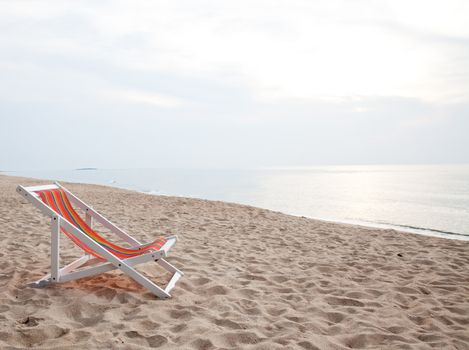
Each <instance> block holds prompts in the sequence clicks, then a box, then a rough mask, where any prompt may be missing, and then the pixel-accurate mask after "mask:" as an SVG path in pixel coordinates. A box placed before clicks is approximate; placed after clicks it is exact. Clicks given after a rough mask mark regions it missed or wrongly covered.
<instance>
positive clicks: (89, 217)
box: [16, 182, 184, 299]
mask: <svg viewBox="0 0 469 350" xmlns="http://www.w3.org/2000/svg"><path fill="white" fill-rule="evenodd" d="M58 188H61V189H62V190H64V191H65V192H66V194H67V196H68V198H69V200H70V202H71V203H72V204H74V205H75V206H77V207H78V208H81V209H83V210H84V211H85V221H86V223H87V224H88V225H89V226H90V227H91V225H92V221H93V219H95V220H96V221H97V222H99V223H100V224H102V225H103V226H104V227H106V228H108V229H109V230H110V231H111V232H113V233H114V234H116V235H117V236H119V237H120V238H121V239H123V240H124V241H125V242H127V243H129V244H130V245H131V246H132V248H138V247H139V246H142V244H141V243H140V242H139V241H137V240H136V239H135V238H133V237H131V236H130V235H129V234H127V233H126V232H124V231H123V230H121V229H120V228H118V227H117V226H116V225H114V224H113V223H112V222H110V221H109V220H107V219H106V218H105V217H104V216H102V215H101V214H99V213H98V212H97V211H95V210H94V209H93V208H92V207H91V206H89V205H87V204H86V203H84V202H83V201H81V200H80V199H79V198H78V197H76V196H75V195H73V194H72V193H71V192H70V191H68V190H67V189H66V188H65V187H63V186H62V185H60V184H59V183H58V182H56V183H54V184H51V185H43V186H32V187H23V186H18V187H17V189H16V191H17V192H18V193H19V194H20V195H22V196H23V197H24V198H26V199H27V200H29V201H30V202H31V203H32V204H33V205H34V206H35V207H36V208H38V209H39V210H40V211H41V212H42V213H44V214H45V215H46V216H49V217H50V218H51V272H50V274H48V275H46V276H44V277H43V278H41V279H39V280H38V281H36V282H34V283H32V285H33V286H34V287H42V286H45V285H48V284H51V283H63V282H69V281H73V280H76V279H79V278H83V277H90V276H94V275H97V274H100V273H104V272H107V271H111V270H115V269H119V270H121V271H122V272H123V273H125V274H126V275H128V276H129V277H131V278H132V279H134V280H135V281H136V282H137V283H139V284H141V285H142V286H143V287H145V288H147V289H148V290H150V292H152V293H153V294H155V295H156V296H157V297H159V298H162V299H165V298H169V297H171V295H170V294H169V292H170V291H171V289H173V287H174V286H175V284H176V282H177V281H178V280H179V278H181V277H182V276H183V275H184V274H183V273H182V272H181V271H180V270H178V269H177V268H176V267H174V266H173V265H171V264H170V263H169V262H167V261H166V260H165V258H166V256H167V255H168V252H169V250H170V249H171V248H172V246H173V245H174V244H175V243H176V240H177V237H176V236H169V237H166V239H167V241H166V243H165V244H164V245H163V246H162V247H161V249H160V250H158V251H151V252H148V253H144V254H142V255H139V256H136V257H133V258H129V259H119V258H118V257H116V256H115V255H114V254H112V253H110V252H109V251H108V250H106V249H105V248H103V247H102V246H101V245H100V244H98V243H96V242H95V241H94V240H93V239H91V238H90V237H88V235H86V234H85V233H84V232H83V231H81V230H80V229H78V228H77V227H76V226H74V225H72V224H71V223H70V222H69V221H68V220H67V219H65V218H64V217H63V216H61V215H59V214H58V213H56V212H55V211H54V210H52V209H51V208H50V207H49V206H47V205H46V204H44V203H43V202H42V200H41V199H40V198H39V196H38V195H37V194H36V193H35V192H34V191H41V190H51V189H58ZM61 228H64V229H65V230H66V231H67V232H68V233H70V234H71V235H73V236H74V237H76V238H77V239H78V240H80V241H81V242H83V243H84V244H85V245H86V246H88V247H89V248H91V249H92V250H94V251H95V252H96V253H98V254H99V255H100V256H101V257H103V258H104V259H106V260H107V262H104V263H103V262H102V261H101V260H99V259H97V258H95V257H93V256H92V255H90V254H85V255H83V256H82V257H81V258H79V259H77V260H75V261H73V262H72V263H70V264H68V265H67V266H65V267H62V268H60V264H59V257H60V235H61V232H60V230H61ZM151 260H153V261H155V262H157V263H158V264H159V265H160V266H161V267H162V268H164V269H165V270H167V271H168V272H170V273H172V277H171V279H170V281H169V282H168V284H167V285H166V287H165V288H164V289H163V288H161V287H159V286H158V285H156V284H155V283H154V282H152V281H150V280H149V279H148V278H146V277H145V276H144V275H142V274H141V273H140V272H138V271H137V270H135V268H134V266H135V265H137V264H141V263H144V262H147V261H151ZM99 263H101V264H99ZM84 264H87V267H86V268H82V269H79V268H80V267H82V266H83V265H84ZM77 269H79V270H77Z"/></svg>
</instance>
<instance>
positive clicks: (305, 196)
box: [6, 165, 469, 240]
mask: <svg viewBox="0 0 469 350" xmlns="http://www.w3.org/2000/svg"><path fill="white" fill-rule="evenodd" d="M6 174H9V175H15V176H25V177H33V178H40V179H50V180H56V181H69V182H80V183H90V184H100V185H107V186H113V187H119V188H125V189H130V190H135V191H139V192H143V193H148V194H151V195H168V196H182V197H192V198H202V199H209V200H219V201H226V202H234V203H240V204H248V205H253V206H256V207H261V208H266V209H271V210H275V211H280V212H283V213H286V214H291V215H297V216H305V217H309V218H314V219H320V220H325V221H334V222H342V223H348V224H358V225H363V226H370V227H378V228H391V229H396V230H399V231H407V232H412V233H416V234H423V235H430V236H439V237H446V238H451V239H465V240H469V165H380V166H378V165H373V166H370V165H356V166H315V167H277V168H260V169H96V168H84V169H74V170H54V171H9V172H6Z"/></svg>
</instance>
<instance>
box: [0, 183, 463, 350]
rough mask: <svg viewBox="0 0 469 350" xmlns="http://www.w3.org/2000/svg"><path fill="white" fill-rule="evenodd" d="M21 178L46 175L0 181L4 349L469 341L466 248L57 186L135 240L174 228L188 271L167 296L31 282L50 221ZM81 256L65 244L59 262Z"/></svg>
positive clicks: (151, 268)
mask: <svg viewBox="0 0 469 350" xmlns="http://www.w3.org/2000/svg"><path fill="white" fill-rule="evenodd" d="M18 182H20V183H21V184H22V185H25V186H30V185H33V184H40V183H47V182H48V181H38V180H32V179H27V178H18V177H16V178H15V177H10V176H0V220H1V221H2V224H1V225H0V238H1V239H0V266H2V272H1V274H0V319H1V320H2V322H0V347H1V348H8V349H22V348H27V347H28V348H40V349H52V348H73V347H81V348H90V349H91V348H92V349H109V348H113V349H149V348H158V347H159V348H162V349H180V348H184V349H197V350H202V349H216V348H223V349H239V348H249V349H256V350H267V349H274V350H276V349H300V350H301V349H334V350H345V349H350V348H356V349H395V348H405V349H427V348H444V349H446V348H448V349H453V348H468V347H469V338H468V337H467V325H468V324H469V317H468V316H467V315H469V300H468V299H467V295H468V293H469V287H468V285H467V281H469V243H468V242H464V241H458V240H449V239H441V238H435V237H423V236H421V235H412V234H408V233H405V232H399V231H393V230H377V229H373V228H364V227H359V226H352V225H343V224H338V223H328V222H323V221H318V220H313V219H309V218H302V217H296V216H291V215H286V214H282V213H278V212H274V211H270V210H264V209H260V208H256V207H251V206H245V205H239V204H232V203H226V202H221V201H218V202H216V201H208V200H200V199H191V198H180V197H166V196H151V195H144V194H142V193H138V192H135V191H130V190H124V189H116V188H113V187H109V186H103V185H81V184H75V183H64V185H65V186H66V187H67V188H69V189H70V190H71V191H72V192H73V193H75V194H76V195H77V196H78V197H80V198H81V199H83V200H84V201H85V202H87V203H88V204H90V205H92V206H93V207H94V208H95V209H96V210H98V211H99V212H101V213H102V214H103V215H104V216H105V217H107V218H108V219H109V220H111V221H112V222H114V223H115V224H116V225H118V226H119V227H121V228H122V229H124V230H125V231H128V232H129V233H130V234H132V235H133V236H135V237H136V238H137V239H138V240H139V241H141V242H149V241H151V240H152V239H153V238H155V236H159V235H164V234H177V235H178V238H179V240H178V243H177V244H176V245H175V247H174V248H173V249H172V251H171V253H170V256H169V257H168V261H169V262H170V263H172V264H174V265H175V266H177V267H178V268H180V269H181V270H182V271H183V272H184V273H185V275H184V277H183V278H182V279H181V280H180V281H179V282H178V284H177V285H176V287H175V288H174V289H173V290H172V298H171V299H168V300H165V301H162V300H158V299H156V298H155V297H154V296H153V295H152V294H151V293H149V292H148V291H146V290H145V289H144V288H142V287H140V286H139V285H138V284H136V283H135V282H133V281H132V280H131V279H130V278H128V277H127V276H125V275H122V274H120V273H118V272H109V273H105V274H103V275H99V276H96V277H93V278H84V279H81V280H77V281H74V282H69V283H64V284H57V285H53V286H50V287H46V288H30V287H28V283H29V282H31V281H34V280H37V279H38V278H40V277H41V276H43V275H44V274H45V273H47V272H48V270H49V265H50V258H49V254H50V231H49V220H48V219H47V218H45V217H44V216H43V215H41V214H40V213H39V211H38V210H37V209H35V208H34V207H33V206H32V205H31V204H29V203H28V202H27V201H26V200H24V199H22V198H21V197H20V196H19V195H18V194H17V193H16V191H15V188H16V185H17V184H18ZM96 229H97V230H98V231H100V232H102V231H101V230H100V229H99V227H96ZM104 233H105V232H104ZM81 254H82V253H81V251H80V250H79V249H78V248H77V247H76V246H75V245H73V243H71V241H69V240H68V239H66V238H65V237H62V238H61V256H62V261H61V263H62V266H63V265H65V264H66V263H68V262H70V261H72V260H74V259H76V258H77V257H79V256H80V255H81ZM139 271H142V272H143V273H144V274H145V276H147V277H148V278H150V279H152V280H155V281H160V283H164V281H165V279H166V278H167V276H166V275H164V274H163V273H162V271H161V270H160V269H159V268H158V266H157V264H153V263H147V264H144V265H142V266H141V268H139Z"/></svg>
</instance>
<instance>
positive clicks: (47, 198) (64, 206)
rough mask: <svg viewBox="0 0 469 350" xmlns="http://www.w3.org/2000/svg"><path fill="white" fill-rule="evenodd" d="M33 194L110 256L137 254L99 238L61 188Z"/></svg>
mask: <svg viewBox="0 0 469 350" xmlns="http://www.w3.org/2000/svg"><path fill="white" fill-rule="evenodd" d="M34 192H35V193H36V194H37V195H38V196H39V197H40V198H41V200H42V202H43V203H44V204H46V205H47V206H49V207H50V208H51V209H52V210H54V211H55V212H56V213H57V214H59V215H60V216H61V217H63V218H64V219H66V220H67V221H68V222H70V223H71V224H72V225H74V226H75V227H76V228H78V229H79V230H81V231H82V232H83V233H84V234H86V235H87V236H88V237H90V238H91V239H92V240H94V241H95V242H96V243H98V244H100V245H101V246H103V247H104V248H106V249H107V250H108V251H110V252H111V253H112V254H114V255H116V256H118V257H121V258H128V257H132V256H135V255H136V253H138V252H136V250H135V249H131V248H125V247H121V246H119V245H117V244H114V243H112V242H110V241H109V240H107V239H106V238H104V237H103V236H101V235H100V234H99V233H97V232H96V231H95V230H93V229H92V228H91V227H90V226H89V225H88V224H87V223H86V221H85V220H83V218H82V217H81V216H80V215H79V214H78V213H77V212H76V210H75V209H74V208H73V206H72V204H71V203H70V200H69V198H68V196H67V193H66V192H65V191H64V190H63V189H62V188H56V189H47V190H39V191H34ZM62 232H64V233H65V234H66V235H67V236H68V237H69V238H70V239H72V240H73V241H74V242H75V243H76V244H77V245H79V246H80V247H81V248H82V249H84V250H85V251H86V252H88V253H90V254H92V255H94V256H97V257H99V255H98V254H97V253H95V252H94V251H93V250H91V249H90V248H88V247H87V246H86V245H84V244H83V243H82V242H81V241H79V240H78V239H77V238H75V237H74V236H72V235H70V234H68V232H66V231H65V230H62ZM72 237H73V238H72Z"/></svg>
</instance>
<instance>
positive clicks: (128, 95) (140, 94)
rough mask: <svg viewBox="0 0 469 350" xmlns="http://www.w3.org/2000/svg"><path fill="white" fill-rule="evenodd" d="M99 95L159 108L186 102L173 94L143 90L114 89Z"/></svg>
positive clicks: (180, 104)
mask: <svg viewBox="0 0 469 350" xmlns="http://www.w3.org/2000/svg"><path fill="white" fill-rule="evenodd" d="M101 95H102V96H105V97H107V98H111V99H117V100H121V101H122V100H123V101H127V102H130V103H136V104H144V105H151V106H156V107H160V108H178V107H182V106H184V105H185V104H186V103H185V102H184V101H183V100H182V99H180V98H178V97H175V96H169V95H164V94H158V93H149V92H144V91H129V90H121V91H119V90H114V91H104V92H101Z"/></svg>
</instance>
